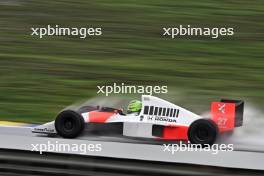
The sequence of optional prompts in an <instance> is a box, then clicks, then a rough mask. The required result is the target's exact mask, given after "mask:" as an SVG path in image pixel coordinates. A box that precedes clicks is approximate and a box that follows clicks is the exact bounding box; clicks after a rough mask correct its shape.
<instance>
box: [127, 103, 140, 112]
mask: <svg viewBox="0 0 264 176" xmlns="http://www.w3.org/2000/svg"><path fill="white" fill-rule="evenodd" d="M141 107H142V103H141V101H139V100H132V101H130V102H129V104H128V106H127V112H128V113H134V112H140V110H141Z"/></svg>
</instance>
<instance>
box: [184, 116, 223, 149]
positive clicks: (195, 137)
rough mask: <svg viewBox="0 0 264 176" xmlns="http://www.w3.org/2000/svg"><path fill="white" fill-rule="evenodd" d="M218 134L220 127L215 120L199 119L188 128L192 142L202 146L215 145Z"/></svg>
mask: <svg viewBox="0 0 264 176" xmlns="http://www.w3.org/2000/svg"><path fill="white" fill-rule="evenodd" d="M217 134H218V127H217V125H216V124H215V122H214V121H212V120H208V119H199V120H196V121H194V122H193V123H192V124H191V126H190V127H189V129H188V138H189V141H190V142H191V143H192V144H201V145H202V147H203V146H205V145H206V144H207V145H213V144H214V142H215V140H216V137H217Z"/></svg>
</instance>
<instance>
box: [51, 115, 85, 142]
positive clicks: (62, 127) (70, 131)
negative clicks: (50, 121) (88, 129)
mask: <svg viewBox="0 0 264 176" xmlns="http://www.w3.org/2000/svg"><path fill="white" fill-rule="evenodd" d="M55 128H56V131H57V133H58V134H59V135H60V136H62V137H64V138H75V137H77V136H78V135H80V134H81V133H82V131H83V129H84V119H83V117H82V116H81V115H80V114H78V113H77V112H75V111H71V110H66V111H62V112H61V113H60V114H59V115H58V116H57V118H56V120H55Z"/></svg>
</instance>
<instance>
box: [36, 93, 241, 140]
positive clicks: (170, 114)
mask: <svg viewBox="0 0 264 176" xmlns="http://www.w3.org/2000/svg"><path fill="white" fill-rule="evenodd" d="M243 109H244V102H243V101H239V100H221V101H220V102H213V103H212V104H211V118H209V119H208V118H203V117H201V116H199V115H197V114H195V113H193V112H190V111H188V110H186V109H184V108H182V107H180V106H177V105H175V104H173V103H170V102H168V101H166V100H163V99H160V98H157V97H154V96H150V95H142V108H141V110H140V111H139V112H138V113H131V114H127V115H126V114H124V113H123V111H122V110H120V109H115V108H109V107H101V108H99V107H98V106H94V107H92V106H84V107H81V108H80V109H79V110H77V111H73V110H64V111H62V112H60V113H59V115H58V116H57V118H56V120H55V121H52V122H49V123H46V124H43V125H40V126H37V127H34V128H33V129H32V132H34V133H44V134H58V135H60V136H62V137H64V138H75V137H77V136H78V135H80V134H81V133H82V132H83V131H84V128H85V124H90V123H92V124H102V123H105V124H113V123H122V128H123V135H124V136H131V137H140V138H158V139H167V140H189V141H190V142H191V143H193V144H202V145H204V144H210V145H212V144H213V143H214V142H215V140H216V138H217V136H218V135H220V134H222V133H225V132H229V131H232V130H233V129H234V127H239V126H242V123H243Z"/></svg>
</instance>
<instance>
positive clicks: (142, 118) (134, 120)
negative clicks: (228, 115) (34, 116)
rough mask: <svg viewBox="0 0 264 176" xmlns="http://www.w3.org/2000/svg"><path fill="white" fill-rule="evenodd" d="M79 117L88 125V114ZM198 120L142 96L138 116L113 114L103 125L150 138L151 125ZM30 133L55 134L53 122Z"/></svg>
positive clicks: (180, 124) (185, 123)
mask: <svg viewBox="0 0 264 176" xmlns="http://www.w3.org/2000/svg"><path fill="white" fill-rule="evenodd" d="M151 109H152V110H151ZM81 115H82V117H83V118H84V121H85V122H86V123H89V112H85V113H82V114H81ZM200 118H202V117H201V116H199V115H197V114H194V113H192V112H190V111H188V110H186V109H184V108H182V107H180V106H177V105H175V104H173V103H170V102H168V101H166V100H163V99H160V98H157V97H154V96H150V95H142V110H141V112H140V113H139V114H136V113H133V114H128V115H121V114H119V113H114V114H113V115H112V116H111V117H109V118H108V119H107V120H106V121H105V122H103V123H118V122H122V123H123V124H124V125H123V135H125V136H133V137H147V138H152V137H153V136H152V126H153V125H163V126H190V124H191V123H192V122H193V121H195V120H197V119H200ZM32 132H36V133H56V130H55V127H54V121H53V122H50V123H47V124H44V125H41V126H37V127H35V128H33V129H32Z"/></svg>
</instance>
